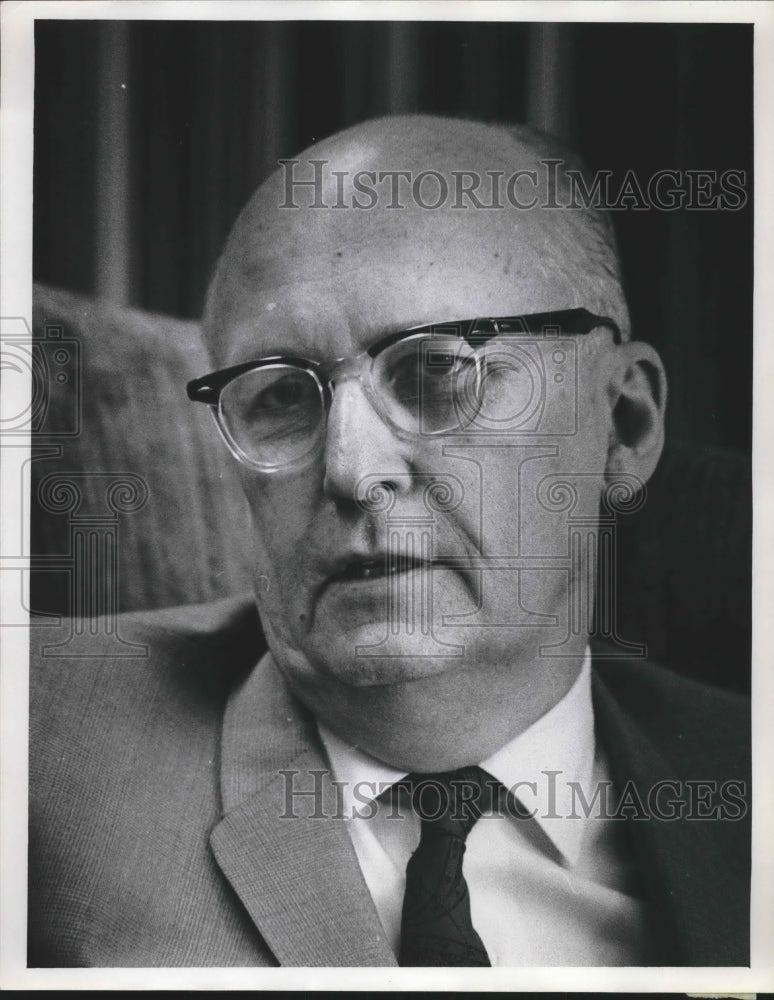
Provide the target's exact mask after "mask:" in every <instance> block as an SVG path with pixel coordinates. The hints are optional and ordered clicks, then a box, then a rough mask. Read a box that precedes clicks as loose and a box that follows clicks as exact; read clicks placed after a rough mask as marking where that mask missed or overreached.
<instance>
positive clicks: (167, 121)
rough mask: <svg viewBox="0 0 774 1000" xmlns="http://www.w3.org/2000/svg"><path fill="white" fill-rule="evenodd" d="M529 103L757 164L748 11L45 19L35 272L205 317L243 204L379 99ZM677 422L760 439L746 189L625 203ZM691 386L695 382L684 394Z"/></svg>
mask: <svg viewBox="0 0 774 1000" xmlns="http://www.w3.org/2000/svg"><path fill="white" fill-rule="evenodd" d="M418 111H421V112H427V113H437V114H458V115H468V116H473V117H477V118H483V119H485V120H489V121H504V122H510V121H527V122H529V123H531V124H533V125H535V126H537V127H538V128H541V129H543V130H544V131H547V132H550V133H552V134H554V135H557V136H558V137H560V138H562V139H564V140H567V141H569V142H570V143H571V144H573V145H576V146H577V147H578V148H579V150H580V152H581V153H582V154H584V156H585V157H586V159H587V160H588V161H589V162H590V164H591V166H592V167H596V168H601V169H611V170H613V171H615V172H617V174H618V175H619V176H621V175H623V174H624V173H625V171H626V170H627V169H629V168H634V169H635V170H636V171H637V172H638V173H639V174H640V175H641V176H645V177H646V176H647V175H648V174H649V173H651V172H652V171H654V170H659V169H665V168H669V169H676V170H681V171H685V170H690V169H705V168H710V169H717V170H722V169H741V170H744V171H746V174H747V176H748V178H749V183H748V189H749V190H750V191H751V171H752V28H751V27H750V26H746V25H698V24H697V25H685V24H684V25H613V24H582V25H581V24H578V25H576V24H548V23H546V24H521V23H455V22H400V23H390V22H356V21H355V22H330V21H319V22H163V21H160V22H159V21H157V22H150V21H147V22H143V21H134V22H120V21H113V22H105V21H43V20H39V21H37V22H36V93H35V188H34V198H35V205H34V274H35V277H36V280H39V281H43V282H46V283H49V284H54V285H59V286H62V287H65V288H70V289H73V290H76V291H83V292H86V293H89V294H96V295H99V296H100V297H102V298H106V299H109V300H112V301H114V302H116V303H119V304H130V305H134V306H137V307H139V308H143V309H148V310H154V311H159V312H165V313H169V314H173V315H178V316H190V317H193V316H197V315H198V314H199V312H200V310H201V306H202V302H203V294H204V289H205V287H206V284H207V280H208V277H209V275H210V273H211V270H212V267H213V265H214V262H215V260H216V257H217V253H218V250H219V248H220V246H221V245H222V243H223V240H224V239H225V236H226V234H227V232H228V230H229V228H230V226H231V224H232V222H233V221H234V218H235V217H236V215H237V213H238V211H239V208H240V207H241V205H242V204H243V203H244V202H245V201H246V200H247V198H248V197H249V195H250V193H251V192H252V190H253V189H254V188H255V187H256V186H257V184H258V183H260V181H261V180H262V179H263V178H264V177H266V176H267V175H268V173H269V172H270V171H271V170H272V169H273V167H274V165H275V164H276V161H277V160H278V159H279V158H280V157H283V156H292V155H294V154H296V153H297V152H298V151H299V150H300V149H302V148H304V147H306V146H308V145H310V144H312V143H313V142H315V141H316V140H317V139H319V138H322V137H323V136H325V135H328V134H330V133H331V132H333V131H336V130H337V129H340V128H343V127H346V126H348V125H351V124H353V123H355V122H357V121H359V120H362V119H363V118H367V117H370V116H374V115H380V114H387V113H411V112H418ZM615 223H616V226H617V229H618V235H619V240H620V243H621V248H622V253H623V259H624V267H625V273H626V279H627V285H628V293H629V298H630V303H631V306H632V312H633V316H634V322H635V328H636V330H637V332H638V333H639V335H641V336H645V337H646V338H647V339H650V340H651V341H652V342H653V343H654V344H655V346H657V347H658V348H659V350H661V351H662V353H663V355H664V357H665V360H666V362H667V367H668V371H669V372H670V374H671V376H672V381H673V384H674V385H675V386H676V387H677V389H676V391H675V392H673V394H672V399H671V405H670V412H669V430H670V433H671V434H673V435H674V436H677V437H682V438H685V439H688V440H693V441H698V442H702V441H703V442H706V443H709V444H714V445H723V446H727V447H731V448H737V449H748V448H749V446H750V438H751V419H750V413H751V410H750V405H749V397H750V372H751V363H752V347H751V345H752V336H751V331H752V325H751V321H752V304H751V295H752V208H751V206H748V207H747V209H745V210H744V211H741V212H725V213H720V212H691V211H688V210H679V211H676V212H670V213H665V212H650V213H642V212H636V211H627V212H621V213H618V214H617V216H616V218H615ZM680 387H689V388H687V389H684V390H683V391H681V389H680Z"/></svg>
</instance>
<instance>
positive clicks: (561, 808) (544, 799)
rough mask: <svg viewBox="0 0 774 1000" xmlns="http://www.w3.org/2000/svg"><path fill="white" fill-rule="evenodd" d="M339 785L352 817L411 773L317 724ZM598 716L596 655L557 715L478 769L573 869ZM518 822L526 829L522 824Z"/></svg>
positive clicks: (586, 662)
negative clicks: (577, 805)
mask: <svg viewBox="0 0 774 1000" xmlns="http://www.w3.org/2000/svg"><path fill="white" fill-rule="evenodd" d="M318 729H319V732H320V738H321V739H322V742H323V745H324V746H325V749H326V751H327V754H328V759H329V761H330V764H331V768H332V770H333V773H334V777H335V780H336V781H337V782H341V785H340V788H341V794H342V804H343V806H344V810H345V815H346V816H355V815H356V814H357V813H358V812H359V811H360V810H363V809H364V807H365V804H366V802H367V801H371V800H372V799H375V798H377V796H379V795H380V794H381V793H382V792H384V791H386V790H387V789H388V788H389V787H390V786H391V785H393V784H395V783H396V782H397V781H400V780H401V779H402V778H405V777H406V774H407V772H406V771H402V770H399V769H396V768H394V767H390V766H389V765H387V764H383V763H382V762H381V761H378V760H376V759H374V758H373V757H371V756H369V755H368V754H366V753H363V751H362V750H359V749H358V748H357V747H353V746H350V745H349V744H347V743H345V742H344V741H343V740H342V739H340V738H339V737H338V736H336V734H335V733H333V732H331V730H330V729H328V728H327V727H325V726H323V725H322V724H319V723H318ZM594 753H595V740H594V709H593V706H592V701H591V652H590V650H589V648H588V647H587V648H586V655H585V657H584V659H583V665H582V666H581V669H580V672H579V674H578V676H577V678H576V679H575V682H574V683H573V685H572V687H571V688H570V689H569V691H567V693H566V694H565V695H564V697H563V698H561V699H560V700H559V701H558V702H557V703H556V705H554V706H553V708H551V709H549V710H548V712H546V713H545V714H544V715H542V716H541V717H540V718H539V719H538V720H537V721H536V722H534V723H533V724H532V725H531V726H530V727H529V728H528V729H526V730H525V731H524V732H523V733H520V734H519V735H518V736H516V737H514V738H513V739H512V740H510V741H509V742H508V743H506V744H505V746H503V747H501V748H500V749H499V750H498V751H497V752H496V753H494V754H492V755H491V757H487V759H486V760H482V761H481V762H480V766H481V767H482V768H483V769H484V770H485V771H487V772H488V773H489V774H491V775H492V776H493V777H494V778H497V779H498V781H501V782H502V783H503V784H504V785H505V786H506V787H507V788H511V789H513V792H514V795H516V797H517V798H518V799H519V801H520V802H521V803H522V804H523V805H524V806H526V807H527V809H529V810H530V811H534V812H535V820H536V821H537V822H538V823H539V824H540V826H541V828H542V829H543V831H544V832H545V833H546V834H547V835H548V836H549V837H550V839H551V840H552V842H553V843H554V845H555V846H556V847H557V848H558V850H559V851H560V852H561V853H562V854H563V855H564V857H565V858H566V859H567V860H568V861H569V862H570V863H574V862H576V861H577V859H578V856H579V854H580V849H581V841H582V837H583V832H584V829H585V826H586V822H585V820H584V818H581V817H578V816H577V810H576V811H575V815H573V817H572V818H568V817H569V816H570V814H571V813H573V805H574V795H575V793H574V792H573V790H572V788H571V787H570V783H571V782H576V783H577V784H578V785H579V786H580V787H581V788H582V789H583V791H584V793H588V792H589V790H590V788H589V786H590V784H591V780H592V774H593V768H594ZM517 822H523V820H518V821H517Z"/></svg>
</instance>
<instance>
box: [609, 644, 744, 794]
mask: <svg viewBox="0 0 774 1000" xmlns="http://www.w3.org/2000/svg"><path fill="white" fill-rule="evenodd" d="M593 663H594V674H595V677H594V683H595V689H596V694H597V698H598V700H599V699H605V698H608V699H609V698H612V699H613V700H614V702H615V703H616V704H617V706H618V708H619V709H620V710H621V711H622V712H623V713H624V714H625V716H626V717H627V719H628V720H629V721H630V722H631V723H632V724H633V725H635V726H636V727H637V728H639V729H640V730H641V731H643V732H644V733H646V734H647V735H648V737H649V738H650V739H651V740H652V741H653V743H654V744H656V745H657V746H658V747H659V748H660V749H661V751H662V752H663V753H664V754H665V756H667V757H668V759H671V760H674V761H682V762H683V767H684V768H685V769H686V770H690V771H691V772H692V773H694V774H696V773H699V774H702V773H707V772H709V771H715V770H717V771H719V772H721V773H723V772H728V773H736V774H739V773H747V772H749V767H750V753H751V725H750V701H749V699H748V698H747V697H745V696H744V695H741V694H738V693H737V692H734V691H726V690H723V689H721V688H717V687H714V686H712V685H710V684H703V683H701V682H699V681H695V680H693V679H691V678H687V677H683V676H682V675H680V674H678V673H675V672H674V671H672V670H667V669H665V668H664V667H661V666H659V665H657V664H655V663H652V662H650V661H647V660H631V659H625V658H617V657H612V656H603V657H599V656H595V657H594V660H593Z"/></svg>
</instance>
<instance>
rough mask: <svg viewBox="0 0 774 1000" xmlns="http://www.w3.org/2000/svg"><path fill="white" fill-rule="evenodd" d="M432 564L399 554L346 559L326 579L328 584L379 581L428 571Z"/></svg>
mask: <svg viewBox="0 0 774 1000" xmlns="http://www.w3.org/2000/svg"><path fill="white" fill-rule="evenodd" d="M432 565H433V564H432V563H431V562H428V561H427V560H425V559H417V558H415V557H413V556H406V555H401V554H399V553H395V554H386V555H384V556H381V557H379V558H375V559H360V558H356V559H348V560H346V561H345V562H343V563H342V564H341V565H340V566H338V567H337V568H336V569H335V570H334V572H333V573H331V574H330V576H329V577H328V583H346V582H356V581H359V580H379V579H381V578H383V577H392V576H397V575H398V574H399V573H408V572H411V571H412V570H416V569H424V570H430V569H431V568H432Z"/></svg>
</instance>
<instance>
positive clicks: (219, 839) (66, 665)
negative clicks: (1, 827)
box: [28, 598, 750, 967]
mask: <svg viewBox="0 0 774 1000" xmlns="http://www.w3.org/2000/svg"><path fill="white" fill-rule="evenodd" d="M119 623H120V624H119V629H118V636H119V637H120V640H121V643H122V644H123V645H122V646H121V647H120V648H119V647H118V646H117V645H116V635H115V634H112V633H111V634H108V633H107V632H104V634H102V633H100V630H99V629H97V634H96V635H92V636H88V637H87V638H88V642H87V644H86V645H85V646H84V645H83V644H82V643H81V648H82V649H84V650H86V651H87V653H86V655H83V653H81V654H80V655H78V656H74V657H73V656H72V655H70V656H63V655H62V653H68V652H69V653H72V650H73V649H77V648H79V647H78V643H74V642H73V637H72V636H70V639H69V641H67V639H66V640H65V645H60V646H59V647H57V646H56V643H57V642H61V641H62V637H61V636H57V634H56V630H51V629H44V628H36V629H32V630H31V631H32V633H33V636H32V655H31V708H30V754H31V757H30V853H29V928H28V942H29V965H30V966H70V967H72V966H98V967H99V966H101V967H109V966H113V967H117V966H138V965H139V966H146V965H147V966H253V965H295V966H305V965H306V966H389V965H395V964H396V957H395V955H394V953H393V952H392V950H391V948H390V947H389V945H388V944H387V941H386V940H385V935H384V932H383V930H382V927H381V924H380V922H379V918H378V916H377V913H376V910H375V908H374V905H373V902H372V900H371V897H370V895H369V892H368V890H367V888H366V885H365V882H364V879H363V876H362V874H361V871H360V868H359V865H358V862H357V859H356V856H355V853H354V849H353V847H352V844H351V842H350V838H349V835H348V833H347V830H346V827H345V825H344V822H343V821H342V820H340V819H336V818H335V813H336V810H335V796H334V795H333V789H332V786H331V785H330V779H329V776H328V775H327V773H326V768H327V762H326V759H325V756H324V752H323V750H322V748H321V745H320V742H319V739H318V736H317V731H316V726H315V724H314V720H313V719H312V718H311V717H310V715H309V713H308V712H307V711H306V710H304V709H303V708H302V707H301V706H300V705H299V704H298V703H297V701H296V700H295V699H294V698H293V697H292V696H291V695H290V693H289V691H288V689H287V687H286V685H285V684H284V682H283V681H282V679H281V678H280V676H279V675H278V673H277V671H276V668H275V667H274V665H273V663H272V661H271V659H270V658H269V657H264V658H263V659H261V660H260V663H258V665H257V666H256V661H257V660H258V659H259V657H260V653H261V651H262V650H261V646H260V642H261V632H260V625H259V622H258V618H257V613H256V609H255V606H254V603H253V601H252V600H251V599H249V598H238V599H230V600H227V601H221V602H218V603H216V604H210V605H201V606H197V607H191V608H185V609H175V610H165V611H156V612H150V613H145V614H131V615H126V616H122V617H121V618H120V619H119ZM129 643H135V644H136V645H135V646H134V647H132V646H130V645H128V644H129ZM44 646H47V647H48V648H47V649H46V650H43V647H44ZM117 650H118V651H119V652H120V651H122V650H123V652H124V653H128V654H130V655H128V656H127V655H122V656H116V655H115V653H116V651H117ZM592 670H593V689H592V690H593V699H594V707H595V719H596V726H597V729H598V738H599V739H600V740H601V741H602V742H603V745H604V747H605V749H606V752H607V755H608V759H609V764H610V767H611V770H612V777H613V779H614V782H615V785H616V788H617V789H619V790H624V789H626V788H629V789H630V790H631V789H632V788H633V789H634V790H635V794H637V790H638V793H639V797H640V799H641V800H642V801H643V802H644V801H646V800H647V795H648V792H649V790H650V789H652V788H653V786H654V784H655V783H656V782H658V781H663V780H669V781H672V782H675V784H674V785H670V786H669V787H668V788H667V790H666V791H667V794H666V796H665V799H666V800H677V799H681V798H682V799H686V798H688V797H690V796H693V797H694V812H695V811H696V803H695V798H696V796H695V795H694V791H695V789H694V790H692V789H691V787H689V786H686V782H688V781H694V782H695V781H700V780H706V781H708V782H714V783H716V787H719V783H722V782H725V781H728V780H736V781H741V782H746V783H747V785H746V787H747V788H748V789H749V749H750V740H749V705H748V703H747V702H746V701H745V700H743V699H741V698H739V697H738V696H735V695H731V694H728V693H725V692H721V691H718V690H714V689H711V688H709V687H705V686H703V685H699V684H696V683H694V682H692V681H688V680H685V679H683V678H681V677H678V676H677V675H674V674H671V673H668V672H666V671H663V670H661V669H659V668H657V667H655V666H652V665H649V664H645V663H642V662H632V661H626V660H616V659H605V658H600V657H599V656H597V655H595V657H594V659H593V667H592ZM629 782H631V783H632V785H629V784H628V783H629ZM710 787H712V786H710ZM289 790H290V791H291V792H294V793H303V792H304V791H307V792H313V791H314V794H308V795H304V794H292V795H291V797H290V799H289V798H288V796H289ZM708 794H709V793H707V792H706V786H705V792H704V800H703V801H704V807H703V808H704V809H705V811H706V810H709V809H711V805H712V804H711V801H710V799H712V796H709V797H707V796H708ZM700 797H701V796H700ZM713 801H717V796H715V798H714V800H713ZM638 811H639V810H638V809H637V808H636V807H635V808H633V809H632V810H628V811H627V812H629V813H631V816H630V818H628V819H626V820H622V822H625V823H626V825H627V827H628V829H629V833H630V846H631V850H632V851H633V852H634V856H635V859H636V861H637V862H638V865H639V870H640V871H641V873H642V893H643V897H644V899H645V905H646V908H647V912H648V914H649V917H650V924H651V927H652V932H653V935H654V938H655V941H656V944H657V947H658V951H659V960H658V961H659V964H663V965H700V966H701V965H739V966H744V965H747V964H749V889H750V884H749V879H750V852H749V847H750V834H749V825H748V820H747V816H746V815H743V816H742V817H741V818H740V819H738V820H737V821H732V820H730V819H726V820H724V821H721V820H717V819H715V820H707V819H704V820H702V819H689V818H686V817H683V818H677V819H674V820H672V821H664V820H659V819H643V818H642V817H640V818H637V816H636V814H637V813H638ZM739 811H740V812H742V813H744V812H745V810H744V809H742V810H739ZM747 812H749V810H747ZM326 817H327V818H326Z"/></svg>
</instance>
